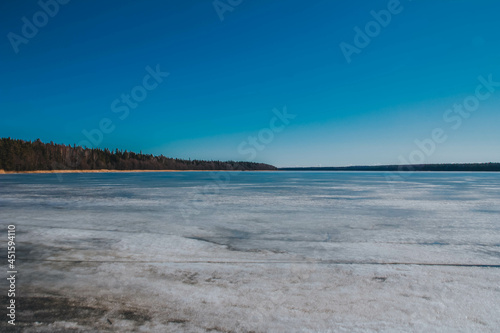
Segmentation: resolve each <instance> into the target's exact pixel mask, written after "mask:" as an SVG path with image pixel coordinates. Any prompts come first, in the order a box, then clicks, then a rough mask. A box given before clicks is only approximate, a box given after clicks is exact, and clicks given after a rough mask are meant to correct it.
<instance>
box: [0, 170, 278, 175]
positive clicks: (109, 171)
mask: <svg viewBox="0 0 500 333" xmlns="http://www.w3.org/2000/svg"><path fill="white" fill-rule="evenodd" d="M209 171H213V172H220V171H228V172H238V171H240V172H241V171H275V170H137V169H134V170H112V169H111V170H110V169H97V170H36V171H5V170H2V169H0V175H9V174H36V173H121V172H134V173H138V172H209Z"/></svg>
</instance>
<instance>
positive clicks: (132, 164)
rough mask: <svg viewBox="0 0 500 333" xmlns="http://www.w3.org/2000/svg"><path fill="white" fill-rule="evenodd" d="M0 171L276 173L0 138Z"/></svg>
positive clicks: (259, 166) (255, 166) (246, 165)
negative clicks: (246, 171) (248, 171)
mask: <svg viewBox="0 0 500 333" xmlns="http://www.w3.org/2000/svg"><path fill="white" fill-rule="evenodd" d="M0 169H3V170H5V171H40V170H68V169H72V170H99V169H109V170H276V167H274V166H272V165H269V164H264V163H253V162H234V161H227V162H221V161H202V160H182V159H178V158H169V157H165V156H163V155H159V156H154V155H151V154H142V153H141V154H137V153H134V152H128V151H126V150H125V151H123V150H119V149H116V150H114V151H110V150H109V149H99V148H82V147H80V146H76V145H73V146H71V145H67V146H66V145H64V144H55V143H53V142H52V141H51V142H50V143H43V142H41V141H40V139H37V140H36V141H34V142H31V141H24V140H15V139H11V138H2V139H0Z"/></svg>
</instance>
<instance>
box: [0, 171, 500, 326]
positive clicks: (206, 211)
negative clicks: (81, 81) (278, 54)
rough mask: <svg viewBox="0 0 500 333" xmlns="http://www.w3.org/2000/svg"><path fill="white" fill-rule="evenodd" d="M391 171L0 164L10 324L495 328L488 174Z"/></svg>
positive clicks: (495, 230)
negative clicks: (4, 169) (13, 261)
mask: <svg viewBox="0 0 500 333" xmlns="http://www.w3.org/2000/svg"><path fill="white" fill-rule="evenodd" d="M400 176H401V177H402V178H397V177H393V176H389V177H388V174H386V173H382V172H381V173H377V172H364V173H363V172H234V173H229V172H165V173H112V174H90V173H89V174H62V175H55V174H24V175H0V220H1V221H2V230H3V231H4V233H5V235H6V234H7V233H6V226H7V225H8V224H15V225H16V230H17V238H16V240H17V244H16V249H17V251H18V264H19V267H18V269H19V281H18V288H19V294H18V299H19V302H20V307H19V309H18V311H19V312H18V321H19V322H18V326H17V329H19V330H23V331H26V332H58V331H61V332H63V331H64V332H67V331H72V330H73V331H75V332H76V331H92V330H94V331H106V330H109V331H144V332H147V331H158V332H178V331H186V332H252V331H253V332H267V331H274V332H343V331H346V332H352V331H360V332H364V331H378V330H382V331H394V332H396V331H401V330H404V331H431V332H432V331H450V332H454V331H457V330H462V331H463V330H465V331H491V332H493V331H495V330H496V329H498V327H500V319H499V318H500V302H499V301H498V300H499V299H500V218H499V217H500V174H496V173H414V174H409V173H405V174H401V175H400ZM2 246H3V248H5V246H6V237H2ZM0 287H2V288H7V283H6V282H3V281H2V283H1V284H0ZM4 290H6V289H4ZM4 303H5V302H4ZM23 304H24V306H23ZM5 324H6V323H5V322H2V323H1V324H0V328H1V327H5Z"/></svg>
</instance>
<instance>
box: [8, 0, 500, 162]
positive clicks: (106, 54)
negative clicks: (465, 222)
mask: <svg viewBox="0 0 500 333" xmlns="http://www.w3.org/2000/svg"><path fill="white" fill-rule="evenodd" d="M52 1H55V0H45V1H44V0H42V2H43V3H52ZM394 1H396V0H391V1H319V0H316V1H314V0H312V1H294V0H287V1H285V0H282V1H264V0H251V1H250V0H243V1H236V0H233V1H228V0H220V1H219V5H220V3H222V4H225V6H226V7H222V8H225V9H228V8H230V9H229V10H226V11H225V12H223V13H222V17H223V20H221V19H220V15H219V14H218V12H217V10H216V9H215V7H214V3H213V1H207V0H198V1H194V0H193V1H180V0H178V1H152V0H151V1H123V0H121V1H118V0H108V1H94V0H90V1H78V0H71V1H69V2H68V3H66V4H58V7H59V8H58V12H57V13H56V14H55V15H53V17H50V16H49V15H47V18H48V19H47V22H46V24H44V25H42V26H41V27H39V28H38V33H37V34H36V35H35V36H34V37H31V38H26V39H25V40H24V42H23V43H18V44H17V45H16V43H14V46H13V43H12V38H13V37H12V36H13V35H12V34H15V35H16V36H20V37H21V38H24V37H23V32H22V29H23V25H24V24H25V23H24V21H23V17H26V19H27V20H28V21H30V22H31V23H33V16H34V15H35V16H36V13H37V12H39V11H42V10H43V9H42V7H41V6H40V4H39V3H38V2H37V1H32V0H26V1H4V2H2V3H1V4H0V21H1V22H2V24H1V33H2V36H3V37H2V38H1V39H0V40H1V41H0V73H1V74H2V75H1V77H2V80H1V81H0V115H1V121H0V136H2V137H13V138H18V139H25V140H34V139H36V138H40V139H41V140H42V141H45V142H49V141H54V142H57V143H66V144H73V143H77V144H78V143H80V142H83V141H84V140H86V141H87V142H90V141H89V140H88V138H87V137H86V136H85V135H84V131H92V130H93V129H99V124H100V122H102V120H103V119H108V120H109V121H110V122H111V123H106V124H105V125H106V126H105V128H106V129H107V131H102V130H100V131H101V134H102V138H100V137H98V136H95V137H94V139H99V140H96V141H95V143H97V145H98V146H99V147H102V148H104V147H108V148H120V149H128V150H133V151H140V150H142V152H145V153H153V154H164V155H166V156H171V157H178V158H192V159H193V158H198V159H218V160H228V159H232V160H254V161H259V162H266V163H271V164H274V165H277V166H318V165H322V166H340V165H359V164H368V165H372V164H393V163H401V157H403V158H406V159H408V158H409V157H410V156H411V155H412V153H414V151H415V150H418V149H420V150H422V149H421V148H418V146H417V145H416V144H415V140H420V141H422V140H424V141H425V140H426V139H429V138H432V134H431V133H432V131H433V129H435V128H441V129H442V130H443V131H444V133H445V135H446V136H447V139H446V141H445V142H442V143H435V148H434V149H433V150H432V153H430V154H427V153H425V152H424V153H425V155H424V159H423V160H422V162H424V163H446V162H489V161H500V148H499V147H500V145H499V142H500V130H499V129H500V107H499V106H500V86H498V87H497V86H493V88H492V89H493V91H491V92H490V94H489V96H488V97H487V98H485V99H484V100H481V101H480V103H479V105H478V107H477V108H476V109H475V111H473V112H470V116H468V118H465V117H462V120H461V124H460V126H459V127H458V128H456V129H455V128H453V125H454V124H456V123H455V122H452V121H445V119H444V118H443V116H444V115H445V113H446V111H447V110H448V109H450V108H452V107H453V105H454V104H455V103H463V101H464V98H466V97H468V96H474V94H475V91H476V88H477V87H478V85H480V84H481V82H480V81H479V80H478V77H480V76H482V77H483V78H485V79H487V78H488V76H489V75H491V81H493V82H500V68H499V61H498V59H500V58H499V56H500V33H499V31H500V24H499V23H498V13H499V12H500V2H498V1H493V0H492V1H465V0H464V1H451V0H450V1H431V0H427V1H424V0H420V1H417V0H413V1H408V0H401V1H400V3H399V4H398V5H397V6H398V7H397V8H398V13H396V14H391V20H390V22H389V23H388V24H387V25H386V26H385V27H383V26H381V25H380V24H379V28H380V29H379V31H378V32H377V33H376V34H374V36H373V37H371V38H370V37H368V38H370V42H369V44H368V45H367V46H365V47H363V48H358V51H359V52H358V53H353V54H352V55H351V56H350V62H349V63H348V61H347V60H346V57H345V56H344V54H343V52H342V50H341V47H340V44H341V43H348V44H350V45H353V46H354V47H355V35H356V32H355V30H354V28H355V27H359V28H360V29H361V30H362V31H365V27H366V25H367V23H369V22H370V21H374V18H373V16H372V14H371V11H375V12H377V13H379V12H380V11H381V10H387V8H388V7H390V6H395V5H396V2H394ZM61 3H63V1H62V0H61ZM231 3H232V4H233V5H231ZM52 8H53V7H52ZM219 8H221V7H219ZM42 16H43V15H42ZM42 16H40V17H42ZM39 19H40V18H39ZM9 34H10V35H9ZM9 36H10V37H9ZM16 48H17V51H18V52H16ZM157 65H158V66H159V68H160V70H161V71H162V72H168V73H169V75H168V77H164V78H162V81H161V82H156V81H154V79H153V78H151V79H150V80H149V81H147V82H148V83H149V84H150V85H153V84H154V83H155V82H156V83H158V84H157V85H156V87H155V88H154V89H151V90H147V96H146V97H145V98H144V100H142V101H140V102H137V106H135V108H132V107H128V109H129V110H128V113H127V116H126V117H122V118H123V119H121V118H120V116H123V113H122V112H113V109H112V107H111V105H112V103H113V102H114V101H115V100H116V99H118V100H119V101H118V103H119V104H117V105H118V106H125V105H126V104H125V102H122V101H121V100H120V99H121V96H122V94H130V93H131V91H132V90H133V89H134V88H135V87H137V86H138V85H139V86H142V85H143V80H144V78H145V76H146V75H148V73H149V72H148V70H146V67H148V66H149V67H150V69H156V66H157ZM137 89H139V90H137ZM137 89H136V90H137V91H140V88H137ZM143 91H144V89H143ZM481 91H483V92H489V91H488V90H487V88H484V87H483V88H482V90H481ZM284 106H286V109H287V112H288V113H289V114H293V115H295V118H293V119H290V121H289V123H287V124H285V126H284V127H280V129H282V130H280V131H279V132H278V131H276V132H273V134H272V138H271V137H269V135H268V134H269V130H268V129H269V126H270V122H271V121H272V119H273V117H276V115H275V113H274V112H273V109H278V110H283V107H284ZM115 111H116V110H115ZM280 112H281V111H280ZM453 115H455V116H456V115H457V114H456V113H454V114H453ZM106 121H107V120H106ZM279 124H280V125H281V123H279ZM110 128H112V130H110ZM266 129H267V130H266ZM263 131H264V132H263ZM105 132H106V133H105ZM259 133H261V138H265V140H264V141H265V142H259V145H260V146H259V149H256V148H255V147H254V148H255V151H254V152H255V154H251V153H248V151H249V150H251V149H253V148H252V145H251V144H250V143H249V142H250V140H249V137H256V138H259V136H258V134H259ZM266 134H267V137H266V136H265V135H266ZM260 148H262V149H261V150H260ZM417 155H419V154H413V156H414V157H415V156H417ZM415 161H417V160H415Z"/></svg>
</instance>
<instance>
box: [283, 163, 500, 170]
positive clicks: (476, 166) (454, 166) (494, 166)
mask: <svg viewBox="0 0 500 333" xmlns="http://www.w3.org/2000/svg"><path fill="white" fill-rule="evenodd" d="M279 170H288V171H398V172H399V171H403V172H404V171H500V163H447V164H446V163H445V164H414V165H374V166H348V167H305V168H280V169H279Z"/></svg>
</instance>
